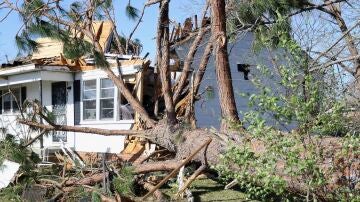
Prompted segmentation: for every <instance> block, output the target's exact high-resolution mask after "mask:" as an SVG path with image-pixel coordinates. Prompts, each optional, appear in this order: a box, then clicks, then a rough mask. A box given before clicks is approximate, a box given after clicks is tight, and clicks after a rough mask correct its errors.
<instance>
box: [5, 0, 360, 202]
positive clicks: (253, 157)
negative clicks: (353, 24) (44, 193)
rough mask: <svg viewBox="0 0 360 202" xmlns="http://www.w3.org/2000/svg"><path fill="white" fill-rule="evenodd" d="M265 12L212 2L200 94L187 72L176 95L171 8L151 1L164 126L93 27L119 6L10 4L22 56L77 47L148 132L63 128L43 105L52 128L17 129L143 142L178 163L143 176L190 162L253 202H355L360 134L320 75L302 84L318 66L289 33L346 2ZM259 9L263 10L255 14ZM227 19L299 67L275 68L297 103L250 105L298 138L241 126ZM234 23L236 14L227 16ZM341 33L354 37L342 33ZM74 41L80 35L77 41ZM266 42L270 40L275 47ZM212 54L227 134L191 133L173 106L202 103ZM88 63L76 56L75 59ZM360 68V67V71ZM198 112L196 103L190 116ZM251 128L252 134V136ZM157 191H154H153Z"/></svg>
mask: <svg viewBox="0 0 360 202" xmlns="http://www.w3.org/2000/svg"><path fill="white" fill-rule="evenodd" d="M260 2H263V3H262V4H261V3H260ZM264 2H265V1H259V2H256V3H258V4H256V3H254V4H252V3H249V2H245V3H244V2H243V1H238V2H237V1H221V0H211V1H209V4H210V8H211V18H212V22H211V23H212V24H211V27H212V29H211V31H212V37H211V41H210V42H209V44H208V45H207V47H206V49H205V52H204V55H203V58H202V61H201V63H200V66H199V67H198V69H199V71H198V72H197V74H196V76H195V85H193V88H195V89H191V90H188V91H185V90H184V85H185V83H186V82H185V81H186V80H187V79H188V77H189V73H188V71H183V72H182V75H181V76H180V80H179V81H178V83H177V84H175V85H174V88H173V86H171V83H170V74H169V23H170V20H169V16H168V12H169V3H170V1H168V0H159V1H148V3H147V4H146V5H145V6H144V8H145V7H146V6H153V5H154V4H159V20H158V30H157V70H158V72H159V78H160V81H161V82H160V83H161V91H160V92H161V93H160V95H159V97H161V99H164V101H165V109H164V111H165V114H166V116H164V117H163V118H164V120H155V119H154V118H153V117H150V116H149V113H148V112H147V111H146V110H145V108H144V107H143V106H142V105H141V103H140V102H139V101H138V100H137V99H136V98H135V97H134V96H133V95H132V93H131V92H130V91H129V90H128V89H127V88H126V86H125V84H124V81H123V79H122V77H121V75H120V76H116V75H115V74H114V72H113V71H112V70H111V69H110V68H109V67H108V64H107V61H106V59H105V56H104V52H103V50H102V48H101V46H100V44H99V39H98V36H99V35H98V33H95V32H94V30H93V29H92V23H93V21H94V20H95V19H96V16H98V15H99V14H100V15H104V17H105V18H107V19H108V20H110V21H111V22H112V23H114V19H113V18H114V16H111V15H110V13H112V11H113V9H114V8H113V6H112V1H107V0H104V1H100V0H88V1H83V2H82V4H81V3H78V2H77V3H73V4H71V7H70V9H66V8H64V7H63V6H62V4H61V1H54V2H47V3H45V2H43V1H40V0H34V1H24V3H23V4H22V6H20V7H18V5H17V4H13V3H11V2H10V1H3V3H1V4H0V5H1V6H5V7H7V8H9V9H11V10H13V11H17V12H18V13H20V15H21V16H22V17H23V20H24V25H25V26H24V27H23V28H22V29H21V32H19V33H21V34H20V35H19V36H17V37H16V38H17V41H18V42H19V44H20V45H21V46H22V47H23V48H24V49H28V50H31V49H34V48H36V43H35V42H34V41H33V39H32V38H31V36H33V35H38V36H47V37H52V38H56V39H59V40H61V41H63V42H64V46H69V47H72V46H76V47H78V48H79V49H81V50H79V51H75V53H77V54H78V53H83V54H84V53H91V54H92V55H93V56H94V58H95V63H96V66H97V67H99V68H101V69H102V70H103V71H104V72H106V74H107V75H108V77H109V78H110V79H111V80H112V81H113V82H114V84H115V86H116V87H117V88H118V89H119V90H120V92H121V94H122V95H123V96H124V97H125V98H126V99H127V101H128V102H129V103H130V105H131V106H132V108H133V109H134V110H135V111H136V112H137V113H138V114H139V115H140V117H141V119H142V120H143V121H144V122H145V123H146V128H145V132H144V131H122V130H104V129H96V128H84V127H76V126H63V125H57V124H55V123H53V121H52V120H51V119H49V118H48V117H47V116H46V114H45V113H44V110H43V109H42V106H41V105H39V104H38V103H36V102H33V103H32V105H31V107H32V109H33V112H34V116H36V117H38V118H40V119H43V120H44V121H45V122H46V124H44V123H39V122H35V121H34V120H36V119H31V120H29V119H19V123H22V124H26V125H28V126H30V127H33V128H39V129H42V130H44V131H73V132H83V133H92V134H100V135H126V136H130V135H135V136H136V135H137V136H139V137H143V138H146V139H148V140H149V141H151V142H153V143H155V144H157V145H159V146H161V147H163V148H165V149H167V150H168V151H170V152H173V153H175V158H174V159H173V160H167V161H159V162H150V163H149V162H145V163H144V161H140V162H141V163H138V164H136V163H134V165H133V166H134V172H135V173H148V172H153V171H171V170H173V172H174V170H175V171H177V170H178V169H179V168H180V166H182V164H185V163H184V161H182V160H183V159H186V161H185V162H188V161H196V162H201V163H202V165H203V166H201V167H200V168H199V172H200V171H201V170H203V169H204V166H205V167H206V166H208V167H212V168H215V169H217V170H218V171H219V173H220V174H222V175H223V176H224V177H226V178H228V179H230V180H233V179H237V180H238V183H239V184H240V186H242V187H244V188H247V189H248V190H252V193H251V194H253V195H255V196H272V194H274V195H276V196H279V197H289V198H291V197H299V198H306V199H307V200H310V199H314V200H315V199H319V200H333V199H339V198H337V196H338V195H337V194H340V196H343V198H345V199H352V198H354V199H355V197H356V193H359V184H358V179H359V175H360V174H359V162H358V158H359V153H358V151H359V139H358V136H357V135H358V131H353V130H352V129H351V128H350V127H348V126H347V125H346V123H341V121H339V120H346V117H345V114H344V107H343V106H342V105H341V104H339V102H338V101H334V100H330V101H329V100H326V98H325V96H324V95H322V94H321V93H319V92H320V90H321V89H319V87H321V85H319V83H316V82H315V81H316V79H314V78H313V76H312V75H309V74H303V72H307V70H308V69H309V68H311V67H310V65H311V63H309V60H308V56H307V55H305V54H304V53H303V52H302V51H301V49H300V47H299V46H298V45H297V44H296V43H295V42H294V40H293V39H291V37H290V34H289V33H290V30H291V29H290V21H289V20H290V17H292V16H293V15H296V14H299V13H301V12H305V11H309V10H312V9H320V8H324V9H325V8H327V7H329V6H331V5H332V4H336V3H338V2H340V1H331V2H329V1H326V2H325V3H324V4H321V5H314V4H311V3H307V2H305V1H303V3H301V4H299V3H297V2H296V1H290V3H276V2H277V1H271V3H269V4H264ZM226 3H229V5H230V6H229V7H228V8H226V6H225V4H226ZM235 3H239V5H240V6H244V7H246V6H247V7H249V9H250V10H251V9H252V10H251V11H253V12H252V13H249V12H248V10H242V11H241V10H240V11H238V10H235V11H234V7H231V5H237V4H235ZM129 6H130V5H129ZM130 7H131V6H130ZM255 7H256V8H257V7H259V8H261V9H259V10H256V9H255ZM226 9H229V11H233V12H236V13H237V12H239V13H240V14H241V15H240V17H239V18H236V20H239V21H237V22H235V27H237V28H238V29H237V31H239V30H242V31H244V30H248V29H253V31H254V32H255V33H256V34H257V35H258V36H259V41H260V42H262V44H263V46H264V47H269V48H270V47H274V46H276V47H280V48H283V49H285V50H287V51H289V55H290V58H291V61H292V62H289V64H288V66H286V65H284V64H278V65H277V64H276V62H275V64H274V65H277V66H279V71H280V74H281V78H282V79H283V80H282V85H284V87H285V88H288V89H289V90H290V92H292V93H293V94H292V95H291V96H289V97H284V96H278V94H276V93H272V92H271V91H269V90H268V89H267V88H266V87H263V86H261V85H260V84H259V87H260V88H261V91H262V93H261V95H259V96H252V97H251V98H250V99H251V100H252V102H253V103H254V105H256V106H259V111H260V112H266V113H268V114H270V115H271V116H274V117H275V119H276V120H277V122H278V123H279V124H281V123H282V122H295V123H296V124H298V130H295V131H292V132H290V133H285V132H281V131H280V130H279V128H277V127H270V126H266V124H265V123H266V122H265V121H264V119H263V118H262V116H261V114H257V113H247V114H246V115H245V116H244V120H242V122H240V120H239V116H238V112H237V109H236V104H235V98H234V90H233V87H232V83H231V74H230V67H229V61H228V53H227V43H228V37H229V35H228V32H227V30H226V17H227V16H226V13H227V12H226ZM231 9H233V10H231ZM235 9H236V8H235ZM132 10H133V8H129V9H128V11H132ZM292 12H294V13H292ZM331 12H332V16H334V17H335V19H337V20H338V21H339V22H341V20H339V13H338V12H336V10H335V9H334V8H333V9H332V10H331ZM230 14H234V13H231V12H229V15H230ZM234 15H235V14H234ZM59 16H61V17H59ZM235 16H236V15H235ZM245 17H246V18H245ZM139 22H140V21H139ZM233 26H234V25H233ZM65 30H68V31H65ZM342 31H344V32H346V30H343V29H342ZM74 32H75V33H80V34H74ZM202 32H203V30H200V31H199V34H198V38H199V40H201V37H202V36H201V35H202V34H203V33H202ZM266 35H268V36H270V37H269V38H267V37H266ZM84 36H86V37H87V38H90V39H91V41H92V43H90V44H88V43H87V42H85V41H84ZM346 36H348V35H346ZM129 38H130V37H129ZM347 38H349V37H347ZM115 39H116V40H115V41H116V42H117V48H118V52H119V53H125V51H127V49H128V48H127V46H128V45H127V44H125V46H124V44H122V43H121V41H122V40H121V39H120V36H119V35H117V34H116V35H115ZM199 40H196V39H195V40H194V42H193V44H192V47H193V51H195V52H196V49H197V46H199ZM348 41H349V40H348ZM350 42H351V40H350ZM350 45H351V44H350ZM213 47H214V50H215V51H214V54H215V63H216V65H215V66H216V75H217V82H218V86H219V94H220V106H221V115H222V119H223V120H222V128H221V132H215V131H212V132H210V131H208V130H204V129H189V128H187V127H185V126H184V125H182V124H181V123H179V121H178V120H177V117H176V113H175V105H176V102H178V101H179V96H180V95H181V96H187V95H184V94H186V93H190V92H192V93H193V92H195V93H197V91H198V88H199V85H200V83H201V79H202V76H203V74H204V73H203V72H204V71H205V70H206V66H207V62H208V60H209V57H210V54H211V52H212V50H213ZM349 48H351V46H349ZM72 53H74V51H73V52H72ZM69 54H70V53H69ZM352 54H353V53H352ZM354 54H355V53H354ZM193 55H194V53H191V54H190V53H189V56H188V57H187V60H188V61H185V62H184V64H186V65H188V66H190V65H191V61H192V60H193ZM81 56H82V55H71V57H81ZM274 60H275V59H274ZM354 64H357V63H356V61H355V62H354ZM288 67H289V68H288ZM290 67H291V68H290ZM184 68H185V67H184ZM299 69H300V70H301V71H299ZM298 75H301V76H300V77H299V76H298ZM239 90H241V89H239ZM192 96H193V95H192ZM328 101H329V102H328ZM324 103H326V104H328V105H325V104H324ZM193 104H194V103H193V102H190V105H192V106H191V107H193ZM190 111H191V110H189V109H187V113H186V114H185V115H186V116H193V114H192V115H189V113H191V112H190ZM192 113H193V112H192ZM244 127H246V128H247V130H244ZM339 131H340V132H339ZM335 132H339V133H341V135H344V134H346V133H348V135H347V136H345V137H343V138H340V137H331V136H332V135H334V134H333V133H335ZM205 143H206V144H205ZM196 148H199V151H200V152H199V153H194V149H196ZM329 148H331V149H329ZM220 154H223V157H222V158H219V156H220ZM186 157H188V158H186ZM189 157H191V159H189ZM179 161H180V163H179ZM339 164H341V165H339ZM173 172H172V173H173ZM199 172H195V173H199ZM103 175H105V173H103ZM195 177H196V176H195ZM102 179H103V178H102V176H100V177H99V176H92V177H90V179H83V181H81V182H79V181H78V182H71V181H70V182H69V181H67V182H65V183H63V184H60V186H59V187H60V189H62V190H65V189H66V187H69V186H70V185H73V184H76V183H78V184H82V185H93V182H94V181H96V180H98V181H101V180H102ZM189 183H190V182H189ZM145 184H146V183H145ZM160 185H161V184H160ZM153 188H154V187H152V188H150V189H151V190H152V191H155V189H153ZM155 188H156V187H155ZM254 188H255V189H254ZM253 190H256V191H253ZM261 190H263V191H261ZM264 190H265V191H264ZM285 193H290V194H289V195H287V194H285ZM354 194H355V196H354Z"/></svg>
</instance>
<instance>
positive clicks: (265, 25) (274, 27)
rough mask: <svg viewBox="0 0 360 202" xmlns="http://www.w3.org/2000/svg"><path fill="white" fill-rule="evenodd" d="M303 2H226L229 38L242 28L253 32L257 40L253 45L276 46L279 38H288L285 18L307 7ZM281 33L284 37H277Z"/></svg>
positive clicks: (264, 0)
mask: <svg viewBox="0 0 360 202" xmlns="http://www.w3.org/2000/svg"><path fill="white" fill-rule="evenodd" d="M307 2H308V1H305V0H300V1H299V0H281V1H279V0H253V1H243V0H227V4H228V8H229V9H228V12H227V27H228V28H227V30H228V35H229V36H230V37H231V38H235V37H236V35H237V33H238V32H239V31H241V30H242V29H243V28H249V27H250V28H251V29H253V30H254V33H255V36H256V38H257V39H258V40H257V41H255V42H256V44H255V46H256V47H257V48H259V47H261V45H263V44H262V42H263V40H267V42H271V43H272V45H273V46H277V44H278V43H279V41H280V40H281V39H280V38H281V37H283V36H287V37H288V36H289V34H290V31H291V25H290V20H289V19H288V18H285V17H284V16H287V15H288V14H290V13H291V12H292V11H294V10H296V9H301V8H303V7H304V6H306V5H307ZM280 32H282V33H283V34H284V35H279V33H280Z"/></svg>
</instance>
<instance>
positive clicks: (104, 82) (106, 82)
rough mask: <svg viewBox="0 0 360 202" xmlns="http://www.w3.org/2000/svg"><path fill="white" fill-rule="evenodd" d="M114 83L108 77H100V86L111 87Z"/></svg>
mask: <svg viewBox="0 0 360 202" xmlns="http://www.w3.org/2000/svg"><path fill="white" fill-rule="evenodd" d="M113 87H114V84H113V82H112V81H111V80H110V79H101V88H113Z"/></svg>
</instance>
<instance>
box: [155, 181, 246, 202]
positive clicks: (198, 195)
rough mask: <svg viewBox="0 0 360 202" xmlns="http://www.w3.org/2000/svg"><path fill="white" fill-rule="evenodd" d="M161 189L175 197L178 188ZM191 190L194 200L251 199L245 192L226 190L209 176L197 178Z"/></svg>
mask: <svg viewBox="0 0 360 202" xmlns="http://www.w3.org/2000/svg"><path fill="white" fill-rule="evenodd" d="M161 191H162V192H163V193H164V194H166V195H168V196H169V197H173V196H174V195H175V193H176V191H177V189H176V188H175V187H167V188H164V189H161ZM190 191H191V193H192V194H193V196H194V201H200V202H202V201H239V202H241V201H249V200H247V199H246V195H245V194H244V193H242V192H240V191H237V190H231V189H230V190H224V185H223V184H220V183H218V182H216V181H214V180H211V179H208V178H205V179H197V180H195V181H194V182H193V183H192V184H191V186H190ZM179 201H186V200H179Z"/></svg>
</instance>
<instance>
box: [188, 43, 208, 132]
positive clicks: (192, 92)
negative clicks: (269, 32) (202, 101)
mask: <svg viewBox="0 0 360 202" xmlns="http://www.w3.org/2000/svg"><path fill="white" fill-rule="evenodd" d="M212 51H213V44H212V42H211V41H209V42H208V44H207V45H206V48H205V51H204V53H203V56H202V57H201V61H200V65H199V68H198V70H197V72H196V75H195V78H194V84H193V85H192V87H191V89H190V91H189V95H190V96H194V97H195V96H196V95H197V94H198V93H199V88H200V84H201V81H202V78H203V77H204V74H205V71H206V67H207V64H208V62H209V59H210V56H211V53H212ZM194 103H195V102H194V99H190V103H189V104H188V106H187V107H186V111H185V115H184V117H185V120H186V121H187V122H189V123H191V125H193V126H196V123H195V122H196V118H195V113H194Z"/></svg>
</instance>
